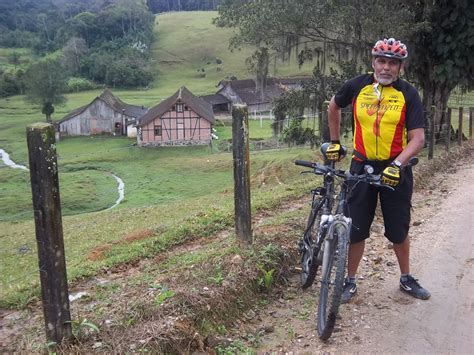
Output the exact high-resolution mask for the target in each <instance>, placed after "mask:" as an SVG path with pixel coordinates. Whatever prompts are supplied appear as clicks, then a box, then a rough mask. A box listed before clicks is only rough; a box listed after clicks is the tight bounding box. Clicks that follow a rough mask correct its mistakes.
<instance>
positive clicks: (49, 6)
mask: <svg viewBox="0 0 474 355" xmlns="http://www.w3.org/2000/svg"><path fill="white" fill-rule="evenodd" d="M153 26H154V15H153V14H152V13H151V11H149V9H148V7H147V5H146V4H145V3H144V2H141V1H134V0H83V1H80V2H72V1H65V0H19V1H16V2H1V3H0V30H1V31H0V47H7V48H18V49H24V48H26V49H29V50H30V51H31V53H32V54H33V56H34V57H36V58H39V59H40V60H38V61H36V60H35V62H32V63H30V65H29V66H27V69H26V72H28V71H30V72H34V71H37V70H36V69H35V66H41V65H42V66H43V67H45V66H48V65H47V64H45V63H44V62H47V63H50V66H51V67H54V68H55V70H56V71H61V73H60V74H61V75H59V73H56V74H57V75H56V78H57V79H60V78H61V77H62V78H64V79H68V78H75V79H73V80H71V81H70V85H71V88H70V90H71V91H76V90H80V89H89V88H92V87H93V86H94V85H95V84H105V85H109V86H112V87H116V86H120V87H137V86H146V85H147V84H148V83H149V82H150V81H151V80H152V74H151V71H150V68H149V63H148V59H149V51H150V45H151V43H152V41H153ZM18 53H19V52H17V51H12V52H11V53H10V55H9V57H8V60H9V62H10V63H12V64H15V69H17V70H13V71H4V72H3V73H0V75H1V78H0V96H9V95H14V94H21V93H23V91H24V89H25V87H24V86H25V85H27V83H25V81H24V80H22V79H23V78H24V77H25V69H21V68H17V65H18V64H21V63H20V55H19V54H18ZM42 62H43V63H42ZM22 67H23V68H24V67H25V66H22ZM66 91H67V90H66Z"/></svg>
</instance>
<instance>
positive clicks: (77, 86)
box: [66, 77, 99, 92]
mask: <svg viewBox="0 0 474 355" xmlns="http://www.w3.org/2000/svg"><path fill="white" fill-rule="evenodd" d="M98 87H99V85H97V84H96V83H94V82H93V81H91V80H88V79H85V78H77V77H72V78H69V80H68V81H67V84H66V90H67V92H79V91H86V90H93V89H97V88H98Z"/></svg>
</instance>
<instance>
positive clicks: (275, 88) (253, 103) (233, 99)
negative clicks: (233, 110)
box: [205, 77, 311, 114]
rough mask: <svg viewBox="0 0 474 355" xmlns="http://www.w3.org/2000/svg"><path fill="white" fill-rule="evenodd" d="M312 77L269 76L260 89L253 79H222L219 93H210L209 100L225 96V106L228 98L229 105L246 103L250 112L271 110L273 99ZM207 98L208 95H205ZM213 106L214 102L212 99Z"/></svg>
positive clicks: (221, 102) (300, 85) (222, 103)
mask: <svg viewBox="0 0 474 355" xmlns="http://www.w3.org/2000/svg"><path fill="white" fill-rule="evenodd" d="M310 80H311V77H295V78H271V77H270V78H267V80H266V86H265V87H264V88H263V90H259V89H258V88H257V86H256V84H255V80H253V79H243V80H221V81H220V82H219V83H218V84H217V87H218V89H217V93H216V94H215V95H209V98H210V99H209V100H216V97H220V98H223V99H221V101H220V102H218V103H219V105H220V107H223V106H224V100H227V102H228V103H229V104H228V107H230V105H234V104H246V105H247V107H248V111H249V113H253V114H256V113H262V112H270V111H271V110H272V108H273V103H272V101H273V100H274V99H276V98H278V97H280V96H281V95H282V94H283V93H284V92H285V91H287V90H290V89H301V88H302V86H303V84H304V83H305V82H309V81H310ZM205 98H206V99H207V97H205ZM211 103H212V104H213V106H214V107H215V105H214V103H213V102H212V101H211Z"/></svg>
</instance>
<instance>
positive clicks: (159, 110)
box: [137, 86, 215, 147]
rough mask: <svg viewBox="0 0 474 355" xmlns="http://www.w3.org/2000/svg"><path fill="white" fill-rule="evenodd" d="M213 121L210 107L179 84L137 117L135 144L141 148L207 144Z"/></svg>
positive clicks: (210, 137)
mask: <svg viewBox="0 0 474 355" xmlns="http://www.w3.org/2000/svg"><path fill="white" fill-rule="evenodd" d="M214 121H215V119H214V113H213V111H212V106H211V105H210V104H209V103H208V102H206V101H204V100H202V99H200V98H199V97H197V96H195V95H193V93H192V92H191V91H189V90H188V89H187V88H186V87H184V86H182V87H181V88H180V89H179V90H178V91H176V92H175V93H174V94H173V95H172V96H170V97H169V98H167V99H166V100H164V101H162V102H161V103H159V104H158V105H156V106H154V107H152V108H150V110H149V111H148V112H147V113H146V114H145V115H143V116H142V117H141V118H140V119H139V120H138V124H137V144H138V145H139V146H142V147H146V146H167V145H198V144H208V143H210V142H211V140H212V125H213V124H214Z"/></svg>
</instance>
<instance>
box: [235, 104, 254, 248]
mask: <svg viewBox="0 0 474 355" xmlns="http://www.w3.org/2000/svg"><path fill="white" fill-rule="evenodd" d="M232 152H233V158H234V206H235V234H236V235H237V238H238V239H239V241H240V242H241V243H243V244H247V245H248V244H252V216H251V208H250V158H249V123H248V110H247V106H246V105H233V107H232Z"/></svg>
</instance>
